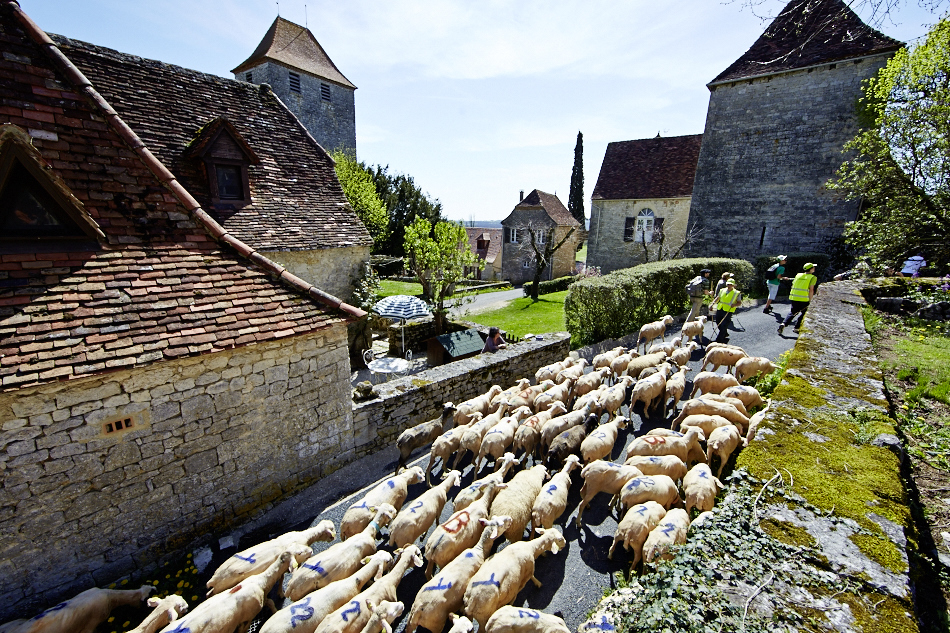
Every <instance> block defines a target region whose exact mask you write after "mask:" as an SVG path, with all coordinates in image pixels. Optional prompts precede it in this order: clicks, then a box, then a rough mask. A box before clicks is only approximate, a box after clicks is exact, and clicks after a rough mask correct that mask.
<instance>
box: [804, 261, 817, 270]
mask: <svg viewBox="0 0 950 633" xmlns="http://www.w3.org/2000/svg"><path fill="white" fill-rule="evenodd" d="M817 267H818V265H817V264H812V263H811V262H808V263H807V264H805V268H804V270H808V269H809V268H817Z"/></svg>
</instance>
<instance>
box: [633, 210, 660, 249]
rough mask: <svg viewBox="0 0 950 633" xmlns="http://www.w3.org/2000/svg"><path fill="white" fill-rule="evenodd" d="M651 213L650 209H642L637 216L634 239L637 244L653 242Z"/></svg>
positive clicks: (652, 216)
mask: <svg viewBox="0 0 950 633" xmlns="http://www.w3.org/2000/svg"><path fill="white" fill-rule="evenodd" d="M655 219H656V218H655V216H654V215H653V211H652V210H651V209H642V210H641V211H640V213H638V214H637V229H636V235H635V236H634V239H635V240H636V241H637V242H641V243H642V242H644V241H646V242H647V243H649V242H652V241H653V224H654V220H655Z"/></svg>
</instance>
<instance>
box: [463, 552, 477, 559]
mask: <svg viewBox="0 0 950 633" xmlns="http://www.w3.org/2000/svg"><path fill="white" fill-rule="evenodd" d="M465 558H475V554H473V553H471V552H466V553H465Z"/></svg>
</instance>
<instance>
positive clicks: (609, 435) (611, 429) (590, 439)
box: [581, 415, 630, 464]
mask: <svg viewBox="0 0 950 633" xmlns="http://www.w3.org/2000/svg"><path fill="white" fill-rule="evenodd" d="M628 424H630V419H629V418H625V417H623V416H622V415H618V416H616V417H615V418H614V419H613V420H611V421H610V422H608V423H607V424H602V425H601V426H600V427H599V428H597V429H596V430H594V432H593V433H591V434H590V435H588V436H587V437H586V438H584V441H583V442H581V458H582V459H583V460H584V463H585V464H589V463H591V462H592V461H594V460H595V459H602V458H604V457H608V456H609V455H610V453H611V451H613V450H614V444H615V443H616V442H617V433H619V431H620V429H625V428H627V425H628Z"/></svg>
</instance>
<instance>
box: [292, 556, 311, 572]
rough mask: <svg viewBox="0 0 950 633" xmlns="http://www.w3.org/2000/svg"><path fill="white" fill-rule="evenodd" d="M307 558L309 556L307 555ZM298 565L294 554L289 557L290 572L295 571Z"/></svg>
mask: <svg viewBox="0 0 950 633" xmlns="http://www.w3.org/2000/svg"><path fill="white" fill-rule="evenodd" d="M308 558H309V557H308ZM298 567H300V563H298V562H297V557H296V556H291V557H290V572H291V573H293V572H295V571H297V568H298Z"/></svg>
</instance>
